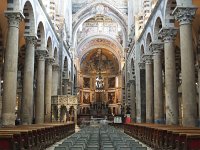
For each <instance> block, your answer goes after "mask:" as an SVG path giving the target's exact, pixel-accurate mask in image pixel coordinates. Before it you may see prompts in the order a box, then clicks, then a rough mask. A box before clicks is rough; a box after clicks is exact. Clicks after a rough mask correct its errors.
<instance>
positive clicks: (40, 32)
mask: <svg viewBox="0 0 200 150" xmlns="http://www.w3.org/2000/svg"><path fill="white" fill-rule="evenodd" d="M37 37H38V39H37V46H36V48H37V49H40V50H43V49H45V41H46V38H45V30H44V25H43V23H42V22H40V23H39V24H38V27H37Z"/></svg>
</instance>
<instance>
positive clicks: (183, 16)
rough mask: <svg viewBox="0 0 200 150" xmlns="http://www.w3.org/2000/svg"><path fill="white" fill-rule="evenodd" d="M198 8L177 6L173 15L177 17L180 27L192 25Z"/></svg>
mask: <svg viewBox="0 0 200 150" xmlns="http://www.w3.org/2000/svg"><path fill="white" fill-rule="evenodd" d="M197 9H198V8H197V7H194V6H190V7H187V6H177V7H176V8H175V9H174V11H173V12H172V14H173V15H174V16H175V19H176V20H177V21H179V23H180V25H183V24H191V23H192V20H193V19H194V17H195V14H196V10H197Z"/></svg>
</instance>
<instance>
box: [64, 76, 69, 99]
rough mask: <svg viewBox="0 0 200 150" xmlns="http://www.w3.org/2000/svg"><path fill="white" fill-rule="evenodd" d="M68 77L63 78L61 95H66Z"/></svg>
mask: <svg viewBox="0 0 200 150" xmlns="http://www.w3.org/2000/svg"><path fill="white" fill-rule="evenodd" d="M68 81H69V80H68V79H63V83H64V87H63V95H68Z"/></svg>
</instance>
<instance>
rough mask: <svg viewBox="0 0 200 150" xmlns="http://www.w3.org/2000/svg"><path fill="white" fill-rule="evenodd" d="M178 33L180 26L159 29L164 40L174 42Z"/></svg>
mask: <svg viewBox="0 0 200 150" xmlns="http://www.w3.org/2000/svg"><path fill="white" fill-rule="evenodd" d="M177 33H178V28H174V27H164V28H162V29H161V30H160V31H159V35H160V36H161V37H162V39H163V40H164V42H173V41H174V40H175V38H176V35H177Z"/></svg>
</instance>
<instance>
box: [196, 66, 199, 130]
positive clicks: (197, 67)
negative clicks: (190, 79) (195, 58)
mask: <svg viewBox="0 0 200 150" xmlns="http://www.w3.org/2000/svg"><path fill="white" fill-rule="evenodd" d="M196 69H197V72H198V93H199V99H198V108H199V110H200V65H199V64H197V65H196ZM198 112H199V114H198V116H199V118H198V126H199V127H200V111H198Z"/></svg>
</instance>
